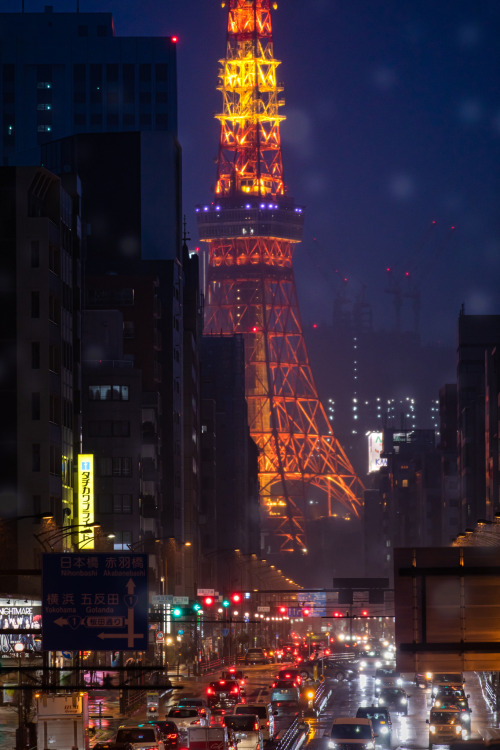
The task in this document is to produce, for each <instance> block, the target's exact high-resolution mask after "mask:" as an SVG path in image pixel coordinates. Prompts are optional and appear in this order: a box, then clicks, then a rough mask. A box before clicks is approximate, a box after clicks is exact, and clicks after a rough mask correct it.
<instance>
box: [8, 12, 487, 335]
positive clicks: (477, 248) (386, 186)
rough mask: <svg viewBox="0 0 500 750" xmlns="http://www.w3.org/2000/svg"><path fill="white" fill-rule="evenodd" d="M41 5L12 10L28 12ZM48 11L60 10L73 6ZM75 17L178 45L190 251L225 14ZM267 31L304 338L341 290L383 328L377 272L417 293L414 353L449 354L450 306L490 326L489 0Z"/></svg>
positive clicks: (292, 21) (323, 16) (382, 289)
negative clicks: (302, 224) (300, 220)
mask: <svg viewBox="0 0 500 750" xmlns="http://www.w3.org/2000/svg"><path fill="white" fill-rule="evenodd" d="M48 2H49V0H47V4H48ZM44 4H45V3H44V2H43V0H42V1H40V0H25V8H26V12H32V11H38V12H40V11H43V7H44ZM50 4H52V5H53V6H54V11H55V12H58V11H68V10H74V9H75V7H76V0H73V1H72V2H68V0H50ZM1 6H2V10H4V11H19V10H20V7H21V2H20V0H16V2H14V0H3V2H2V3H1ZM80 9H81V11H82V12H85V11H87V12H93V11H108V12H112V13H113V16H114V20H115V30H116V33H117V35H120V36H129V35H130V36H134V35H140V36H157V35H162V34H165V35H177V36H178V37H179V42H178V58H177V59H178V81H179V92H178V103H179V140H180V143H181V146H182V149H183V172H184V196H183V200H184V213H185V214H186V216H187V221H188V229H189V231H190V233H191V237H192V240H193V243H192V244H193V245H196V244H197V233H196V224H195V219H194V205H195V204H196V203H201V202H204V201H208V200H210V199H211V198H212V190H213V185H214V182H215V169H216V167H215V158H216V156H217V148H218V137H219V125H218V122H217V121H216V120H214V119H213V115H214V114H215V113H216V112H219V111H220V110H221V107H222V103H221V96H220V93H219V92H217V91H216V88H215V86H216V81H217V70H218V67H219V65H218V60H219V59H220V58H222V57H223V56H224V55H225V31H226V15H227V9H226V10H223V9H222V8H221V4H220V2H218V0H154V1H153V0H80ZM273 28H274V53H275V57H276V58H277V59H279V60H281V61H282V65H281V66H280V68H279V69H278V78H279V80H281V81H282V82H283V83H284V86H285V92H284V94H285V99H286V107H284V109H283V110H282V111H284V113H285V115H286V116H287V120H286V121H285V122H284V123H283V125H282V126H281V135H282V146H283V163H284V171H285V181H286V183H287V185H288V190H289V193H290V194H291V195H293V196H294V198H295V199H296V201H297V202H298V203H299V204H301V205H304V206H305V207H306V211H307V213H306V229H305V237H304V242H303V243H302V244H301V245H299V246H298V248H297V250H296V255H295V274H296V279H297V288H298V292H299V298H300V304H301V312H302V317H303V320H304V324H305V325H311V324H312V323H314V322H317V323H321V322H331V315H332V305H333V300H334V298H335V295H337V294H338V293H339V291H340V289H341V286H342V287H343V288H344V293H345V294H346V296H347V297H348V298H350V299H353V300H354V299H355V298H357V297H359V295H360V294H361V293H362V292H363V290H364V294H365V299H366V301H367V302H369V303H370V304H371V305H372V306H373V311H374V322H375V327H376V328H379V329H380V328H386V329H390V328H391V327H392V326H393V325H394V311H393V295H389V294H387V293H386V288H387V286H388V278H387V277H388V274H387V272H386V268H387V267H390V268H392V269H393V270H392V275H393V278H394V281H393V283H394V284H396V285H397V284H399V283H400V281H401V284H402V291H403V292H405V291H411V289H410V287H409V283H411V284H412V285H414V286H413V288H418V289H419V290H420V292H421V299H422V313H421V334H422V338H423V339H424V340H426V341H441V342H443V343H446V344H454V343H455V341H456V335H457V334H456V331H457V317H458V314H459V311H460V307H461V305H462V303H464V304H465V312H466V313H469V314H488V313H496V314H498V313H500V294H499V289H500V231H499V230H500V211H499V204H500V200H499V199H500V167H499V165H500V159H499V156H500V98H499V95H498V94H499V71H500V43H499V41H498V30H499V28H500V3H499V2H498V0H278V10H277V11H276V12H274V13H273ZM433 222H436V223H435V224H433ZM452 226H454V227H455V229H454V230H451V229H450V227H452ZM407 271H409V272H411V273H412V277H411V279H412V280H411V282H409V281H408V278H407V277H405V273H406V272H407ZM343 278H347V282H345V283H344V284H342V282H341V279H343ZM403 300H404V306H403V325H404V326H407V325H408V326H409V325H411V323H412V314H411V299H410V298H406V297H404V298H403Z"/></svg>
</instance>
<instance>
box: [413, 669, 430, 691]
mask: <svg viewBox="0 0 500 750" xmlns="http://www.w3.org/2000/svg"><path fill="white" fill-rule="evenodd" d="M415 685H416V686H417V687H423V688H428V687H430V686H431V685H432V672H416V674H415Z"/></svg>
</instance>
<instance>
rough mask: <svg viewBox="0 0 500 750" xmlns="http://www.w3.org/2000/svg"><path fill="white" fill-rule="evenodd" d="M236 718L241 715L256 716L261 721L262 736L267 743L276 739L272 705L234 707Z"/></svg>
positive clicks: (251, 704)
mask: <svg viewBox="0 0 500 750" xmlns="http://www.w3.org/2000/svg"><path fill="white" fill-rule="evenodd" d="M234 713H235V715H236V716H238V715H239V714H254V715H255V716H257V718H258V719H259V724H260V728H261V731H262V736H263V737H264V739H265V740H266V742H267V741H268V740H269V741H272V739H273V738H274V714H273V708H272V706H271V704H270V703H245V704H238V705H237V706H235V707H234Z"/></svg>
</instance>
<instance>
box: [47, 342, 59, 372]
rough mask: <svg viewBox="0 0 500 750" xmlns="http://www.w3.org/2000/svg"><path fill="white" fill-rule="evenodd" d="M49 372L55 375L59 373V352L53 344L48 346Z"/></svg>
mask: <svg viewBox="0 0 500 750" xmlns="http://www.w3.org/2000/svg"><path fill="white" fill-rule="evenodd" d="M49 370H50V371H51V372H55V373H60V371H61V350H60V349H59V347H58V346H55V345H54V344H50V345H49Z"/></svg>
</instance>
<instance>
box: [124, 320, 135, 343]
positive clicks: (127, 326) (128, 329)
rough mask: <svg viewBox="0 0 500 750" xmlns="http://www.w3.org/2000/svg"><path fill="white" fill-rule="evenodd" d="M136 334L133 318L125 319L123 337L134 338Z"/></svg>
mask: <svg viewBox="0 0 500 750" xmlns="http://www.w3.org/2000/svg"><path fill="white" fill-rule="evenodd" d="M134 335H135V325H134V321H133V320H124V321H123V338H124V339H133V338H134Z"/></svg>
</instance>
